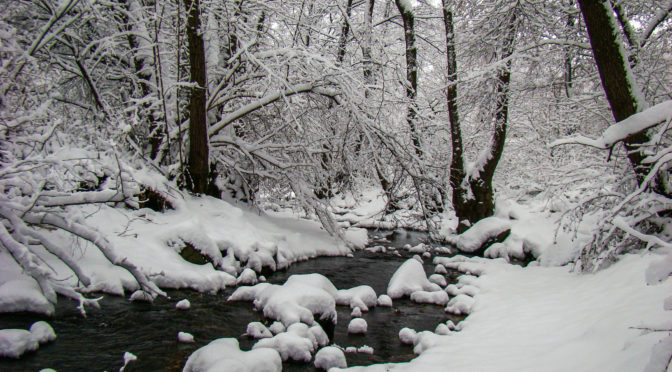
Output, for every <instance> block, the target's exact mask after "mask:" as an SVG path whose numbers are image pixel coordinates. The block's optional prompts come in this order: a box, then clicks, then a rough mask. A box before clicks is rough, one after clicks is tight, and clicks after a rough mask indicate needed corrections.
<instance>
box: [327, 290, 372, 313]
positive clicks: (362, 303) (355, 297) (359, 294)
mask: <svg viewBox="0 0 672 372" xmlns="http://www.w3.org/2000/svg"><path fill="white" fill-rule="evenodd" d="M376 300H377V298H376V292H375V291H374V290H373V288H371V287H370V286H368V285H360V286H358V287H353V288H350V289H341V290H340V291H338V293H337V294H336V304H337V305H346V306H350V308H353V309H354V308H355V307H359V308H360V309H361V310H362V311H365V312H366V311H369V308H370V307H374V306H376Z"/></svg>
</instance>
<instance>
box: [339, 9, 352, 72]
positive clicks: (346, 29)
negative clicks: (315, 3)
mask: <svg viewBox="0 0 672 372" xmlns="http://www.w3.org/2000/svg"><path fill="white" fill-rule="evenodd" d="M347 1H348V2H347V4H346V5H345V16H344V17H343V26H342V27H341V37H340V39H339V40H338V51H337V52H336V62H337V63H338V64H339V65H340V64H341V63H343V59H344V58H345V47H346V45H347V42H348V33H350V23H349V20H348V18H350V14H351V12H352V0H347Z"/></svg>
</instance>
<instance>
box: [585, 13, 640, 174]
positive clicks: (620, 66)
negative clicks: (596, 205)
mask: <svg viewBox="0 0 672 372" xmlns="http://www.w3.org/2000/svg"><path fill="white" fill-rule="evenodd" d="M579 6H580V7H581V13H582V14H583V19H584V20H585V23H586V29H587V31H588V36H589V38H590V45H591V47H592V49H593V56H594V57H595V63H596V64H597V69H598V71H599V73H600V80H601V81H602V88H604V92H605V93H606V96H607V101H609V106H610V107H611V113H612V114H613V116H614V120H616V121H617V122H619V121H621V120H624V119H626V118H627V117H629V116H631V115H633V114H635V113H637V112H638V111H640V110H641V109H642V107H640V106H641V105H642V104H643V103H642V102H638V100H637V93H636V92H635V89H637V88H636V87H635V85H634V84H635V82H634V81H631V80H630V79H631V78H630V77H631V76H632V75H631V74H630V73H629V70H630V67H629V62H628V58H627V56H625V55H623V53H621V50H622V48H621V43H620V41H619V40H618V37H617V34H618V30H617V29H616V24H615V23H614V22H613V20H612V19H613V18H614V14H613V9H612V8H611V6H610V5H609V3H608V2H607V1H606V0H579ZM649 140H650V138H649V136H648V134H647V133H646V132H640V133H636V134H633V135H631V136H629V137H628V138H626V139H625V141H624V145H625V149H626V151H627V154H628V160H629V161H630V164H631V165H632V167H633V169H634V171H635V175H636V176H637V181H638V183H641V182H642V181H643V180H644V178H645V177H646V175H647V174H648V173H649V171H650V170H651V166H650V165H647V164H643V163H642V160H644V158H645V157H646V155H645V154H644V153H643V151H642V150H640V148H639V146H640V145H641V144H643V143H646V142H648V141H649Z"/></svg>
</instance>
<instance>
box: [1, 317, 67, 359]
mask: <svg viewBox="0 0 672 372" xmlns="http://www.w3.org/2000/svg"><path fill="white" fill-rule="evenodd" d="M55 339H56V333H54V329H53V328H51V325H49V323H47V322H45V321H38V322H35V323H33V324H32V325H31V326H30V330H25V329H2V330H0V357H6V358H20V357H21V355H23V354H24V353H26V352H28V351H35V350H37V349H38V347H39V346H40V345H41V344H44V343H47V342H50V341H53V340H55Z"/></svg>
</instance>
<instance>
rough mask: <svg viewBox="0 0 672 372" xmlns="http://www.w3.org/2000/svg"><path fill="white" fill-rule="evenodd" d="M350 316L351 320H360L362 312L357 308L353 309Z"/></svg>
mask: <svg viewBox="0 0 672 372" xmlns="http://www.w3.org/2000/svg"><path fill="white" fill-rule="evenodd" d="M350 316H351V317H353V318H361V317H362V310H361V309H360V308H359V307H355V308H354V309H352V313H350Z"/></svg>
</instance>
